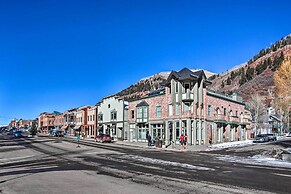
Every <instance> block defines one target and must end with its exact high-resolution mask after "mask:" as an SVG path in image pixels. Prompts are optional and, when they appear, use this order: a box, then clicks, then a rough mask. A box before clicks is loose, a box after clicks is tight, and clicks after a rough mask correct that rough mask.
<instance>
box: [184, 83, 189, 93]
mask: <svg viewBox="0 0 291 194" xmlns="http://www.w3.org/2000/svg"><path fill="white" fill-rule="evenodd" d="M184 89H185V92H187V90H188V89H190V84H189V83H185V84H184Z"/></svg>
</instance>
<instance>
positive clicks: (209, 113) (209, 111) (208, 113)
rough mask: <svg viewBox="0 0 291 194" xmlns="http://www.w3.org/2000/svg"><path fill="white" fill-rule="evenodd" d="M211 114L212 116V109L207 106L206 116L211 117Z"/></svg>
mask: <svg viewBox="0 0 291 194" xmlns="http://www.w3.org/2000/svg"><path fill="white" fill-rule="evenodd" d="M211 114H212V107H211V105H208V109H207V115H208V116H211Z"/></svg>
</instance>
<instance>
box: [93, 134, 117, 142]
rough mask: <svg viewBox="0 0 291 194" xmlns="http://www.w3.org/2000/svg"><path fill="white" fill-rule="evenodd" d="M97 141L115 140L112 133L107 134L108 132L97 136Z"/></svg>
mask: <svg viewBox="0 0 291 194" xmlns="http://www.w3.org/2000/svg"><path fill="white" fill-rule="evenodd" d="M95 141H96V142H101V143H104V142H109V143H111V142H112V141H113V138H112V137H111V136H110V135H106V134H100V135H98V136H97V137H96V139H95Z"/></svg>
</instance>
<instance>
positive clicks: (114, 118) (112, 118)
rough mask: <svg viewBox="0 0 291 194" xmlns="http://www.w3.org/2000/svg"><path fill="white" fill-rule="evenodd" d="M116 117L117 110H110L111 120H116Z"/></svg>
mask: <svg viewBox="0 0 291 194" xmlns="http://www.w3.org/2000/svg"><path fill="white" fill-rule="evenodd" d="M116 119H117V112H116V111H113V112H111V120H116Z"/></svg>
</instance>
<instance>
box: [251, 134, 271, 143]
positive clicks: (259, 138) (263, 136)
mask: <svg viewBox="0 0 291 194" xmlns="http://www.w3.org/2000/svg"><path fill="white" fill-rule="evenodd" d="M268 141H269V137H268V135H267V134H259V135H257V136H256V137H255V139H254V140H253V142H254V143H263V142H268Z"/></svg>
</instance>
